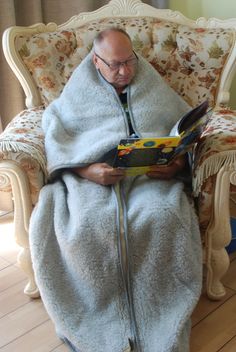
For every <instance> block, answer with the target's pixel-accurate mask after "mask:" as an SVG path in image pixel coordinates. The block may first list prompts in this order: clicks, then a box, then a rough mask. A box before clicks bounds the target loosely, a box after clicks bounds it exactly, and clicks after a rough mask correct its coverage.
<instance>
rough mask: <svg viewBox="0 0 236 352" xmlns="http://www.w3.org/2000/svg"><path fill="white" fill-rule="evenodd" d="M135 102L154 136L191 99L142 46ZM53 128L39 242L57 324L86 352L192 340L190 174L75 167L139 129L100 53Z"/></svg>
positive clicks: (161, 347) (196, 248)
mask: <svg viewBox="0 0 236 352" xmlns="http://www.w3.org/2000/svg"><path fill="white" fill-rule="evenodd" d="M128 105H129V112H130V116H131V121H132V124H133V126H134V129H135V131H136V133H137V134H138V135H139V136H143V137H147V136H151V137H153V136H160V135H165V134H168V133H169V131H170V130H171V128H172V127H173V125H174V124H175V122H176V121H177V119H178V118H179V117H180V116H181V115H182V114H183V112H185V111H186V109H187V105H186V104H185V103H184V102H183V101H182V100H181V99H180V98H179V97H178V96H177V95H176V94H175V93H174V92H173V91H172V90H171V89H170V88H169V87H168V86H167V85H166V84H165V83H164V82H163V81H162V79H161V78H160V76H159V75H158V74H157V73H156V71H155V70H154V69H153V68H152V67H151V66H150V65H149V64H148V63H147V62H146V61H144V60H143V59H142V58H140V59H139V64H138V71H137V74H136V77H135V79H134V80H133V81H132V83H131V84H130V86H129V87H128ZM43 128H44V131H45V146H46V152H47V158H48V168H49V173H50V175H51V182H50V183H49V184H48V185H46V186H45V187H44V188H43V189H42V190H41V192H40V197H39V201H38V204H37V206H36V208H35V209H34V212H33V215H32V217H31V223H30V248H31V253H32V261H33V267H34V271H35V276H36V281H37V284H38V287H39V289H40V293H41V297H42V299H43V302H44V304H45V307H46V309H47V311H48V313H49V315H50V316H51V318H52V320H53V322H54V323H55V327H56V330H57V333H58V335H59V336H61V337H62V338H65V339H66V341H69V343H70V348H71V350H74V351H80V352H124V351H126V352H128V351H131V350H132V351H136V352H187V351H188V348H189V347H188V345H189V331H190V316H191V313H192V311H193V309H194V307H195V305H196V303H197V300H198V298H199V295H200V292H201V268H202V265H201V260H202V258H201V243H200V235H199V229H198V220H197V217H196V214H195V211H194V208H193V206H192V205H191V204H190V202H189V200H188V198H187V196H186V194H185V193H184V191H183V184H182V183H181V182H179V181H177V180H175V179H173V180H171V181H158V180H151V179H149V178H148V177H146V176H140V177H127V178H125V180H124V181H122V182H121V183H120V184H119V185H116V186H115V187H112V186H101V185H98V184H95V183H92V182H90V181H88V180H86V179H82V178H80V177H78V176H77V175H76V174H74V173H73V172H72V171H70V169H71V168H72V167H74V166H78V165H87V164H90V163H93V162H96V161H97V160H99V159H100V158H101V157H102V156H103V155H104V153H106V152H107V151H108V150H109V149H111V148H112V147H114V146H115V145H116V144H117V143H118V142H119V140H120V139H121V138H125V137H127V135H128V124H127V121H126V115H125V112H124V110H123V108H122V106H121V104H120V101H119V98H118V96H117V94H116V92H115V90H114V88H113V87H112V86H111V85H110V84H109V83H107V82H106V81H105V80H104V79H103V78H102V77H101V75H100V74H99V73H98V72H97V71H96V69H95V68H94V66H93V64H92V61H91V55H88V56H87V57H86V58H85V60H84V61H83V62H82V63H81V64H80V66H79V67H78V68H77V69H76V70H75V72H74V73H73V75H72V77H71V79H70V80H69V82H68V84H67V85H66V86H65V89H64V91H63V93H62V95H61V96H60V98H58V99H57V100H56V101H54V102H53V103H52V104H51V105H50V106H49V107H48V108H47V109H46V111H45V113H44V116H43Z"/></svg>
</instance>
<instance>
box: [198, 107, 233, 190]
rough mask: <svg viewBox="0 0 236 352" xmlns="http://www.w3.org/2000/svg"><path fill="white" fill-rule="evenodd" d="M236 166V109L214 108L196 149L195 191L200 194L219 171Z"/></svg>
mask: <svg viewBox="0 0 236 352" xmlns="http://www.w3.org/2000/svg"><path fill="white" fill-rule="evenodd" d="M223 166H224V167H226V168H227V169H228V170H231V169H234V168H235V167H236V111H234V110H230V109H228V108H227V109H226V108H225V109H220V108H218V109H216V110H214V112H213V114H212V116H211V118H210V120H209V122H208V123H207V125H206V127H205V130H204V132H203V134H202V136H201V138H200V140H199V141H198V143H197V146H196V149H195V151H194V165H193V192H194V195H195V196H198V195H199V193H200V192H201V188H202V185H203V184H204V182H205V181H206V180H207V179H208V177H210V176H213V175H215V174H217V172H219V170H220V169H221V168H222V167H223Z"/></svg>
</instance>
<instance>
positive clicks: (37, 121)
mask: <svg viewBox="0 0 236 352" xmlns="http://www.w3.org/2000/svg"><path fill="white" fill-rule="evenodd" d="M42 113H43V108H42V107H37V108H32V109H26V110H24V111H22V112H21V113H19V114H18V115H17V116H15V118H14V119H13V120H12V121H11V122H10V123H9V124H8V125H7V127H6V129H5V130H4V131H3V133H2V134H1V135H0V161H1V160H15V161H18V162H20V160H26V159H28V161H29V163H30V162H37V163H38V164H39V165H40V167H41V169H42V170H43V172H44V174H45V175H47V169H46V158H45V150H44V134H43V130H42V128H41V120H42ZM16 154H17V155H18V157H16ZM19 155H20V157H19Z"/></svg>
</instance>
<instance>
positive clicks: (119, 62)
mask: <svg viewBox="0 0 236 352" xmlns="http://www.w3.org/2000/svg"><path fill="white" fill-rule="evenodd" d="M93 62H94V64H95V66H96V68H97V69H99V70H100V72H101V74H102V75H103V77H104V78H105V79H106V80H107V81H108V82H109V83H111V84H112V85H113V86H114V87H115V88H122V87H125V86H126V85H128V84H129V83H130V82H131V80H132V79H133V77H134V75H135V72H136V67H137V58H136V56H135V54H134V52H133V48H132V44H131V42H130V40H129V38H127V37H126V36H125V35H124V34H123V33H119V32H112V33H110V35H109V36H108V37H107V38H106V39H104V42H103V43H102V44H101V45H99V47H98V48H95V53H94V55H93Z"/></svg>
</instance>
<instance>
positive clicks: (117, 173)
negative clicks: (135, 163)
mask: <svg viewBox="0 0 236 352" xmlns="http://www.w3.org/2000/svg"><path fill="white" fill-rule="evenodd" d="M73 171H74V172H75V173H77V175H79V176H80V177H83V178H86V179H87V180H90V181H93V182H95V183H98V184H99V185H103V186H108V185H114V184H115V183H117V182H118V181H120V180H122V179H123V178H124V177H125V172H124V171H123V170H121V169H114V168H113V167H111V166H109V165H108V164H106V163H94V164H91V165H89V166H85V167H77V168H74V169H73Z"/></svg>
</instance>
